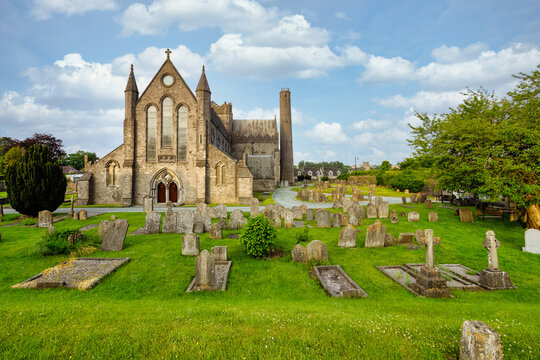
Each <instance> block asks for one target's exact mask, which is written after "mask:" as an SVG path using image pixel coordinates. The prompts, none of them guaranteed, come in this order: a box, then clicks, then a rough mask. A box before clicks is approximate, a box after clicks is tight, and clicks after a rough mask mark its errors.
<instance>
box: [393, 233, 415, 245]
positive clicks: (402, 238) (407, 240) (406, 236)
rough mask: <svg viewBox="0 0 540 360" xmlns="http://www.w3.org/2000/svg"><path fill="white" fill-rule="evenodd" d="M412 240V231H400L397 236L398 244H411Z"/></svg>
mask: <svg viewBox="0 0 540 360" xmlns="http://www.w3.org/2000/svg"><path fill="white" fill-rule="evenodd" d="M413 242H414V234H413V233H400V234H399V236H398V242H397V243H398V245H412V244H413Z"/></svg>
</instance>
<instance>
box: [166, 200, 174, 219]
mask: <svg viewBox="0 0 540 360" xmlns="http://www.w3.org/2000/svg"><path fill="white" fill-rule="evenodd" d="M172 214H173V209H172V202H170V201H169V202H167V213H166V214H165V216H167V215H172Z"/></svg>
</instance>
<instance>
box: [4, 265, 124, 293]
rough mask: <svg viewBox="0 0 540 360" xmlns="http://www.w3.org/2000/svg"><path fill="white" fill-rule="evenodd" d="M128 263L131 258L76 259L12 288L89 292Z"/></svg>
mask: <svg viewBox="0 0 540 360" xmlns="http://www.w3.org/2000/svg"><path fill="white" fill-rule="evenodd" d="M128 261H129V258H75V259H71V260H67V261H64V262H63V263H61V264H59V265H56V266H55V267H52V268H49V269H46V270H44V271H43V272H41V273H39V274H37V275H35V276H33V277H31V278H30V279H28V280H25V281H23V282H21V283H19V284H15V285H13V286H12V288H17V289H21V288H26V289H50V288H66V289H77V290H89V289H91V288H93V287H94V286H96V285H97V284H99V283H100V281H101V279H103V278H104V277H105V276H107V275H108V274H110V273H112V272H113V271H114V270H116V269H117V268H118V267H120V266H122V265H124V264H125V263H127V262H128Z"/></svg>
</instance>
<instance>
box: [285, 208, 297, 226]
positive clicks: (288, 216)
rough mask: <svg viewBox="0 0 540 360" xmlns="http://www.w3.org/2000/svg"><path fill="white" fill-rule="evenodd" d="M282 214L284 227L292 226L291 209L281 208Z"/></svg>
mask: <svg viewBox="0 0 540 360" xmlns="http://www.w3.org/2000/svg"><path fill="white" fill-rule="evenodd" d="M282 215H283V220H284V226H285V228H292V227H293V221H294V219H293V213H292V211H291V209H285V210H283V212H282Z"/></svg>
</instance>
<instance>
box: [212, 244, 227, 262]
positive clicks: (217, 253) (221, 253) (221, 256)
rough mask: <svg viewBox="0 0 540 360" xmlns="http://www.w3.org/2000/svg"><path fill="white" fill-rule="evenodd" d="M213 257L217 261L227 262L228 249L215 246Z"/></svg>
mask: <svg viewBox="0 0 540 360" xmlns="http://www.w3.org/2000/svg"><path fill="white" fill-rule="evenodd" d="M211 255H212V257H213V258H214V259H215V260H216V261H227V247H226V246H213V247H212V253H211Z"/></svg>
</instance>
